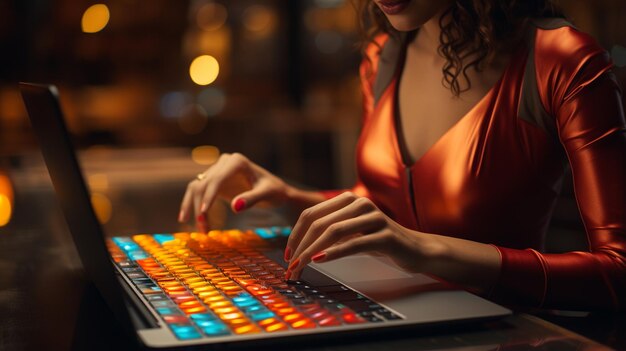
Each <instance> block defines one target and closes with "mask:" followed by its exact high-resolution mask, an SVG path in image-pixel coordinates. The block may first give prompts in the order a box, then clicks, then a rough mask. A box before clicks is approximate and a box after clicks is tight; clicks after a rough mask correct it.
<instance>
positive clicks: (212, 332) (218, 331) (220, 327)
mask: <svg viewBox="0 0 626 351" xmlns="http://www.w3.org/2000/svg"><path fill="white" fill-rule="evenodd" d="M207 322H208V321H207ZM210 323H213V324H211V325H209V326H206V327H201V328H202V331H203V332H204V334H206V335H207V336H219V335H227V334H230V330H228V327H227V326H226V325H225V324H223V323H221V322H210Z"/></svg>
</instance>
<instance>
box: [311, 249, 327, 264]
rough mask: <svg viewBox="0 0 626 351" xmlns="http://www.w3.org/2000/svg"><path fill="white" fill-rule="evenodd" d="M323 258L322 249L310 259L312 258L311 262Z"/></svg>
mask: <svg viewBox="0 0 626 351" xmlns="http://www.w3.org/2000/svg"><path fill="white" fill-rule="evenodd" d="M324 258H326V252H324V251H321V252H318V253H316V254H315V255H313V256H311V260H313V262H319V261H321V260H323V259H324Z"/></svg>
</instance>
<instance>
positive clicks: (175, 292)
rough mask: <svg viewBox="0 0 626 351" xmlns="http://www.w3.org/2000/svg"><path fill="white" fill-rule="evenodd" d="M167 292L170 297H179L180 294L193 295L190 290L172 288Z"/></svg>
mask: <svg viewBox="0 0 626 351" xmlns="http://www.w3.org/2000/svg"><path fill="white" fill-rule="evenodd" d="M183 289H184V288H183ZM166 293H167V294H168V295H169V296H170V297H174V298H175V297H179V296H191V295H190V294H189V292H187V290H171V291H166Z"/></svg>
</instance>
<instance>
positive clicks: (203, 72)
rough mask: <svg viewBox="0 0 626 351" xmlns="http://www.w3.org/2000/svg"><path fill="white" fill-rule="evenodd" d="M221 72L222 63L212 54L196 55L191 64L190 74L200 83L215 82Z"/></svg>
mask: <svg viewBox="0 0 626 351" xmlns="http://www.w3.org/2000/svg"><path fill="white" fill-rule="evenodd" d="M219 72H220V65H219V63H218V62H217V60H216V59H215V57H213V56H211V55H202V56H198V57H196V58H195V59H194V60H193V61H192V62H191V65H190V66H189V76H190V77H191V80H193V82H194V83H196V84H198V85H209V84H211V83H213V82H214V81H215V80H216V79H217V76H218V75H219Z"/></svg>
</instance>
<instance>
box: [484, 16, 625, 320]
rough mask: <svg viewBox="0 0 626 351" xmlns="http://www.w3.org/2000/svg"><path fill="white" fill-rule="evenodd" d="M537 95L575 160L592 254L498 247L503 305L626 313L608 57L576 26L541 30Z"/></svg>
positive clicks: (618, 106) (618, 128)
mask: <svg viewBox="0 0 626 351" xmlns="http://www.w3.org/2000/svg"><path fill="white" fill-rule="evenodd" d="M535 61H536V63H537V66H536V76H537V82H538V89H539V93H540V96H541V98H542V103H543V105H544V108H545V109H546V111H547V112H548V113H549V114H550V115H552V116H554V118H555V122H556V127H557V131H558V136H559V139H560V141H561V144H562V145H563V148H564V150H565V152H566V154H567V157H568V159H569V163H570V166H571V168H572V174H573V179H574V191H575V194H576V201H577V203H578V208H579V210H580V214H581V217H582V220H583V223H584V225H585V229H586V234H587V239H588V243H589V251H587V252H567V253H561V254H544V253H540V252H537V251H535V250H532V249H527V250H514V249H508V248H502V247H497V248H498V250H499V252H500V254H501V256H502V266H501V276H500V278H499V280H498V282H497V283H496V285H495V287H494V289H493V290H492V297H494V298H495V299H496V300H498V301H500V302H503V303H507V304H511V305H517V306H526V307H529V306H530V307H544V308H557V309H567V310H593V309H612V310H624V309H626V122H625V121H624V110H623V106H622V102H621V98H620V88H619V85H618V83H617V82H616V80H615V77H614V76H613V74H612V73H611V72H610V69H611V67H612V63H611V61H610V58H609V56H608V54H607V53H606V52H605V51H604V50H602V49H601V48H600V47H599V46H598V45H597V44H596V43H595V41H593V39H591V38H590V37H589V36H587V35H586V34H583V33H580V32H578V31H576V30H575V29H573V28H569V27H567V28H562V29H558V30H551V31H543V32H542V31H541V30H539V31H538V34H537V42H536V43H535Z"/></svg>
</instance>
